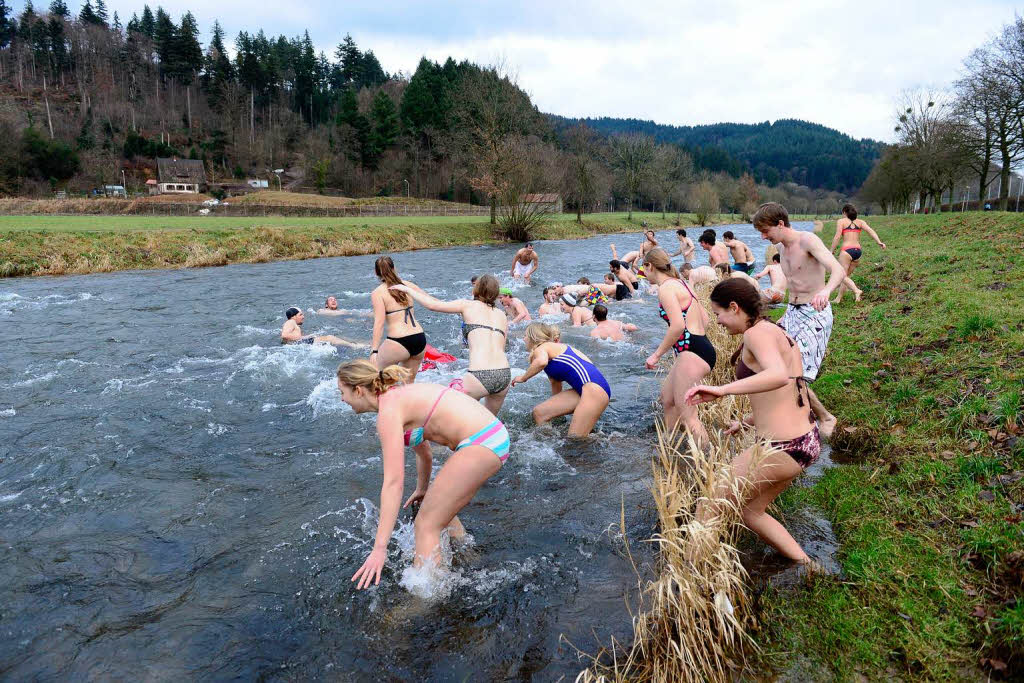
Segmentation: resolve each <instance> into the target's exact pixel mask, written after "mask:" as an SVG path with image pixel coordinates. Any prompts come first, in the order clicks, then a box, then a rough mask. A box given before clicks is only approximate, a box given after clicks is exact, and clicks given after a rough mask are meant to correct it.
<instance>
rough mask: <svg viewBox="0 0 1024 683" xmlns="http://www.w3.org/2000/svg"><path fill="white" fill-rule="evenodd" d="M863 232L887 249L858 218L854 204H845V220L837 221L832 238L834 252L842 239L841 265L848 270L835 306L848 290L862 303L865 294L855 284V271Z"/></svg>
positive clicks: (838, 292)
mask: <svg viewBox="0 0 1024 683" xmlns="http://www.w3.org/2000/svg"><path fill="white" fill-rule="evenodd" d="M862 230H863V231H864V232H866V233H867V234H869V235H871V239H873V240H875V241H876V242H878V246H880V247H881V248H882V249H885V242H883V241H882V240H880V239H878V233H876V232H875V231H874V230H872V229H871V226H870V225H868V224H867V223H866V222H864V220H863V219H860V218H857V209H856V208H855V207H854V206H853V204H844V205H843V218H840V219H839V220H837V221H836V235H835V237H833V238H832V251H835V250H836V246H837V245H838V244H839V240H840V239H842V241H843V247H842V251H840V252H839V263H840V264H841V265H842V266H843V268H845V269H846V278H845V279H844V280H843V284H841V285H839V289H837V290H836V298H835V299H833V300H832V303H834V304H838V303H839V302H841V301H842V300H843V292H845V291H846V290H847V289H849V290H850V291H851V292H853V298H854V300H855V301H860V297H861V296H862V295H863V294H864V292H862V291H861V290H860V288H859V287H857V285H856V284H854V282H853V271H855V270H857V264H858V263H860V256H861V248H860V233H861V231H862Z"/></svg>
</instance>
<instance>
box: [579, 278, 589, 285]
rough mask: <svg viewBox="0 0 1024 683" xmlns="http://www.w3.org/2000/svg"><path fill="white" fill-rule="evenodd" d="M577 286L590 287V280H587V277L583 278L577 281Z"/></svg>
mask: <svg viewBox="0 0 1024 683" xmlns="http://www.w3.org/2000/svg"><path fill="white" fill-rule="evenodd" d="M576 284H578V285H589V284H590V279H589V278H585V277H581V278H580V279H579V280H577V281H576Z"/></svg>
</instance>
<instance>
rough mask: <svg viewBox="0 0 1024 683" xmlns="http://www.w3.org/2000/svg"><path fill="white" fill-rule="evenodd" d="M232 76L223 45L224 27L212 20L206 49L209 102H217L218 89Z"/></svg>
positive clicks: (229, 62) (226, 52)
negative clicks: (211, 32) (208, 44)
mask: <svg viewBox="0 0 1024 683" xmlns="http://www.w3.org/2000/svg"><path fill="white" fill-rule="evenodd" d="M233 77H234V72H233V69H232V67H231V60H230V59H228V51H227V49H226V48H225V47H224V29H222V28H221V26H220V22H218V21H216V20H215V21H214V22H213V37H211V38H210V46H209V47H208V48H207V49H206V82H207V84H208V87H210V89H211V93H210V96H211V104H212V103H216V102H219V97H220V89H221V88H222V87H223V86H224V84H226V83H228V82H229V81H230V80H231V79H232V78H233Z"/></svg>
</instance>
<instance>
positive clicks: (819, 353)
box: [779, 304, 832, 382]
mask: <svg viewBox="0 0 1024 683" xmlns="http://www.w3.org/2000/svg"><path fill="white" fill-rule="evenodd" d="M779 327H781V328H782V329H784V330H785V331H786V334H788V335H789V336H790V337H791V338H792V339H793V341H795V342H796V343H797V346H799V347H800V357H801V359H802V361H803V366H804V379H805V380H807V381H808V382H812V381H814V379H815V378H816V377H817V376H818V370H820V369H821V361H823V360H824V359H825V347H827V346H828V339H829V337H831V336H832V304H828V305H827V306H825V308H824V309H823V310H821V311H816V310H814V307H813V306H811V305H810V304H789V305H788V306H786V312H785V314H783V316H782V318H781V319H780V320H779Z"/></svg>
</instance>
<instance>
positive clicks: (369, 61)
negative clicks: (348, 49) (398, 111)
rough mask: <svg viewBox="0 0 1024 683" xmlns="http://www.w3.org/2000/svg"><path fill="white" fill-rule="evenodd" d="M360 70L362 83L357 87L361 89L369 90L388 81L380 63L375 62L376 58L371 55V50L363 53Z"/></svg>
mask: <svg viewBox="0 0 1024 683" xmlns="http://www.w3.org/2000/svg"><path fill="white" fill-rule="evenodd" d="M360 69H361V74H362V81H361V82H360V84H359V85H360V86H361V87H364V88H371V87H373V86H375V85H383V84H384V83H386V82H387V80H388V74H387V72H386V71H384V68H383V67H382V66H381V65H380V62H378V61H377V57H376V55H374V54H373V50H367V51H366V52H364V53H363V60H362V65H361V67H360Z"/></svg>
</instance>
